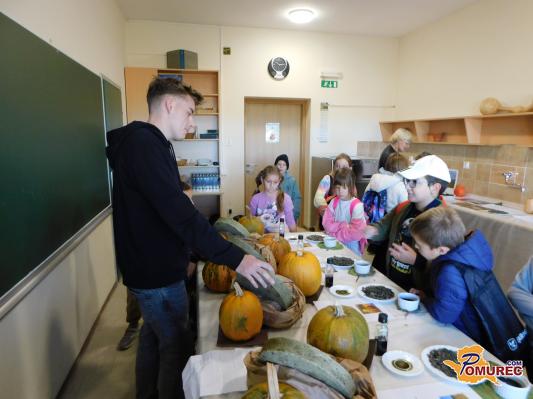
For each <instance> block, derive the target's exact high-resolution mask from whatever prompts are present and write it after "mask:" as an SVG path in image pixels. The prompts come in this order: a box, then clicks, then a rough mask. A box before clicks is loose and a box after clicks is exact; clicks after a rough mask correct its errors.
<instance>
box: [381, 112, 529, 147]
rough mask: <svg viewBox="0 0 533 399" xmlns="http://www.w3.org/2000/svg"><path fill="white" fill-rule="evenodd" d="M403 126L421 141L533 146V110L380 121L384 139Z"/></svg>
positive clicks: (386, 139) (417, 140)
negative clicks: (485, 114) (518, 112)
mask: <svg viewBox="0 0 533 399" xmlns="http://www.w3.org/2000/svg"><path fill="white" fill-rule="evenodd" d="M400 127H403V128H407V129H409V130H410V131H412V132H413V133H414V134H415V140H414V141H415V142H421V143H452V144H484V145H500V144H518V145H525V146H533V112H527V113H521V114H497V115H487V116H482V115H479V116H465V117H457V118H442V119H419V120H406V121H387V122H380V128H381V135H382V137H383V141H390V137H391V135H392V134H393V133H394V131H395V130H396V129H398V128H400Z"/></svg>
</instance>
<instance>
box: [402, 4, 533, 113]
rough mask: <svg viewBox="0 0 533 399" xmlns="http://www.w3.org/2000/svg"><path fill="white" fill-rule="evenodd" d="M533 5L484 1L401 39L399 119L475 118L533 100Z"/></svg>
mask: <svg viewBox="0 0 533 399" xmlns="http://www.w3.org/2000/svg"><path fill="white" fill-rule="evenodd" d="M532 16H533V2H532V1H531V0H513V1H506V0H482V1H479V2H477V3H475V4H473V5H471V6H469V7H466V8H464V9H462V10H460V11H458V12H455V13H454V14H451V15H449V16H447V17H445V18H443V19H441V20H439V21H437V22H434V23H432V24H430V25H427V26H425V27H423V28H421V29H418V30H416V31H414V32H412V33H410V34H408V35H406V36H404V37H402V38H401V40H400V62H399V71H398V76H399V79H398V105H399V109H398V114H397V118H398V119H410V118H429V117H447V116H461V115H473V114H479V104H480V102H481V101H482V100H483V99H484V98H486V97H496V98H497V99H499V100H500V102H501V103H503V104H507V105H526V104H530V103H531V101H532V100H533V96H532V92H531V87H533V74H531V73H530V70H531V65H533V52H532V51H531V50H530V47H531V38H532V37H533V24H532V23H531V17H532Z"/></svg>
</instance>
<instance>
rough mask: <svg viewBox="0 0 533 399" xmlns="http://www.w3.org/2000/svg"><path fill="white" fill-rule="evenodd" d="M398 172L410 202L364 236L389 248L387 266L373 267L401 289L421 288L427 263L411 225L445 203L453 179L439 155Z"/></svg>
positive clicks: (366, 231) (429, 157)
mask: <svg viewBox="0 0 533 399" xmlns="http://www.w3.org/2000/svg"><path fill="white" fill-rule="evenodd" d="M398 173H399V174H400V176H402V177H403V179H404V183H405V187H406V189H407V198H408V200H407V201H405V202H403V203H401V204H399V205H398V206H396V208H394V209H393V210H392V211H391V212H389V213H388V214H387V215H385V217H384V218H383V219H381V220H380V221H379V222H377V223H373V224H371V225H368V226H367V227H366V229H365V236H366V238H367V239H369V240H371V241H373V242H377V243H381V244H382V245H381V247H382V248H387V250H386V251H387V252H386V254H385V264H384V265H383V264H380V265H374V266H375V267H376V268H377V269H378V270H380V271H382V272H383V273H384V274H385V275H386V276H387V277H388V278H390V279H391V280H392V281H394V282H395V283H396V284H398V285H399V286H400V287H402V288H403V289H405V290H409V289H410V288H412V287H415V288H422V286H423V285H422V281H423V280H422V274H423V272H424V270H425V268H426V263H427V260H426V259H425V258H424V257H423V256H422V255H420V254H418V253H417V252H416V251H415V250H414V249H413V248H414V242H413V238H412V236H411V233H410V231H409V225H410V224H411V222H412V221H413V219H414V218H415V217H417V216H418V215H420V214H421V213H423V212H424V211H426V210H428V209H431V208H435V207H437V206H439V205H441V204H442V201H441V200H440V199H439V196H440V195H441V194H442V193H443V192H444V190H445V189H446V187H447V186H448V183H450V181H451V179H450V172H449V170H448V166H447V165H446V163H445V162H444V161H443V160H442V159H441V158H439V157H438V156H436V155H428V156H426V157H424V158H421V159H419V160H417V161H416V162H415V163H414V164H413V165H412V166H411V167H409V168H408V169H405V170H403V171H400V172H398ZM383 244H386V245H383ZM380 258H381V259H382V258H383V256H381V257H380V256H379V254H376V257H375V259H380Z"/></svg>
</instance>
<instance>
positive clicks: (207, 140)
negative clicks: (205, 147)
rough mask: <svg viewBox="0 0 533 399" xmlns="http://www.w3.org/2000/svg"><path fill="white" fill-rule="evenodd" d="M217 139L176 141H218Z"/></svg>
mask: <svg viewBox="0 0 533 399" xmlns="http://www.w3.org/2000/svg"><path fill="white" fill-rule="evenodd" d="M218 140H219V139H183V140H178V141H179V142H180V143H181V142H184V141H218Z"/></svg>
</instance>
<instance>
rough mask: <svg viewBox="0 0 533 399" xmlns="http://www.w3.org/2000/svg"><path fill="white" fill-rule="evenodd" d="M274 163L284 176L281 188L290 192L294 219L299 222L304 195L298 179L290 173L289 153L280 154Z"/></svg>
mask: <svg viewBox="0 0 533 399" xmlns="http://www.w3.org/2000/svg"><path fill="white" fill-rule="evenodd" d="M274 165H276V167H277V168H278V170H279V172H280V173H281V174H282V176H283V182H282V183H281V189H282V190H283V192H284V193H286V194H288V195H289V197H291V199H292V205H293V210H292V213H293V214H294V220H295V221H296V222H298V218H299V217H300V210H301V203H302V195H301V194H300V188H299V187H298V183H297V182H296V179H295V178H294V177H293V176H291V175H290V174H289V157H288V156H287V154H281V155H278V157H277V158H276V160H275V161H274Z"/></svg>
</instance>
